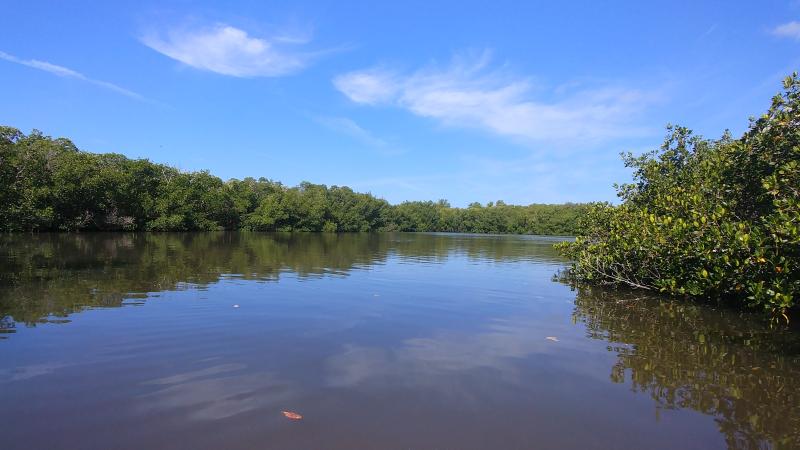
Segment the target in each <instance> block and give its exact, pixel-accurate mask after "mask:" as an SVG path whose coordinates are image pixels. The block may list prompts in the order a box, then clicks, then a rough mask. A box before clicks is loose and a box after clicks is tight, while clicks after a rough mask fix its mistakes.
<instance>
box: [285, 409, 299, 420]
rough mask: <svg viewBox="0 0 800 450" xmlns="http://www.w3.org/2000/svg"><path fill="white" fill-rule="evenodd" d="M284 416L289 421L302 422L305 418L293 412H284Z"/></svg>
mask: <svg viewBox="0 0 800 450" xmlns="http://www.w3.org/2000/svg"><path fill="white" fill-rule="evenodd" d="M283 415H284V416H285V417H286V418H287V419H289V420H300V419H302V418H303V416H301V415H300V414H297V413H296V412H293V411H283Z"/></svg>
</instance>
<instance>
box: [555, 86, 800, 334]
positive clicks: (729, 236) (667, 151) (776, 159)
mask: <svg viewBox="0 0 800 450" xmlns="http://www.w3.org/2000/svg"><path fill="white" fill-rule="evenodd" d="M783 87H784V90H783V92H781V93H780V94H778V95H776V96H775V97H773V99H772V104H771V106H770V108H769V110H768V111H767V112H766V113H765V114H764V115H762V116H761V117H759V118H757V119H751V120H750V126H749V129H748V130H747V131H746V132H745V133H744V135H743V136H742V137H740V138H738V139H734V138H732V137H731V135H730V133H728V132H726V133H725V134H724V135H723V136H722V138H720V139H718V140H711V139H704V138H702V137H700V136H696V135H694V134H692V132H691V131H690V130H689V129H687V128H683V127H672V126H671V127H668V134H667V137H666V139H665V141H664V144H663V145H662V146H661V148H660V149H658V150H655V151H652V152H649V153H645V154H644V155H642V156H638V157H634V156H633V155H631V154H627V155H623V159H624V161H625V165H626V166H627V167H630V168H632V169H633V172H634V173H633V175H634V180H633V183H630V184H624V185H621V186H618V187H617V189H618V195H619V197H620V198H621V200H622V202H621V204H619V205H618V206H612V205H610V204H607V203H601V204H594V205H592V206H591V208H590V209H589V211H588V213H587V214H586V215H585V216H583V217H582V218H581V220H580V222H581V223H580V225H579V227H580V229H581V232H580V233H579V234H578V237H577V238H576V240H575V242H565V243H560V244H557V247H558V248H559V249H560V251H561V253H562V255H564V256H566V257H568V258H569V259H570V260H572V261H573V263H572V265H571V268H570V269H569V270H568V272H567V274H566V277H568V278H571V279H572V280H574V281H576V282H584V283H589V284H604V285H612V286H628V287H633V288H637V289H641V290H645V291H653V292H660V293H667V294H671V295H676V296H683V297H688V298H694V299H719V300H721V301H723V303H725V304H732V305H737V306H749V307H755V308H760V309H763V310H765V311H767V312H768V313H770V314H772V316H773V318H774V319H775V320H782V321H786V322H788V321H789V317H790V316H792V315H797V312H798V296H800V79H798V76H797V74H796V73H795V74H793V75H792V76H789V77H787V78H786V79H785V80H784V86H783Z"/></svg>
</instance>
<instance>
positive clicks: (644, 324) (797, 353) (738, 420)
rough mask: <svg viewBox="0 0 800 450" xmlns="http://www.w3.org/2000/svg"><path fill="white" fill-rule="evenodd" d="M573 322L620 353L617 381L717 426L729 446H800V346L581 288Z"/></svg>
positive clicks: (705, 312) (785, 335)
mask: <svg viewBox="0 0 800 450" xmlns="http://www.w3.org/2000/svg"><path fill="white" fill-rule="evenodd" d="M573 320H574V321H575V322H576V323H580V324H583V326H584V327H585V330H586V335H587V336H588V337H589V338H591V339H597V340H602V341H605V342H607V344H608V347H607V350H608V351H609V352H612V353H615V354H616V355H617V362H616V364H614V366H613V367H612V368H611V370H610V379H611V381H612V382H613V383H621V384H627V385H629V386H630V387H631V389H632V390H633V391H635V392H639V393H643V394H646V395H649V396H650V397H651V398H652V399H653V401H654V402H655V404H656V406H657V408H658V409H691V410H695V411H699V412H701V413H703V414H707V415H711V416H713V417H714V418H715V421H716V422H717V424H718V426H719V430H720V432H721V433H722V434H723V435H724V437H725V441H726V443H727V445H728V447H729V448H800V340H798V335H797V332H796V331H790V330H785V329H771V328H770V327H769V326H768V325H767V324H765V322H764V320H763V317H758V316H754V315H750V314H746V313H741V312H737V311H736V310H733V309H730V308H724V307H723V308H719V307H711V306H708V305H697V304H691V303H687V302H683V301H675V300H670V299H664V298H653V297H650V298H647V297H635V296H634V294H633V293H620V292H618V291H609V290H605V289H598V288H586V287H584V288H579V289H577V295H576V297H575V310H574V313H573Z"/></svg>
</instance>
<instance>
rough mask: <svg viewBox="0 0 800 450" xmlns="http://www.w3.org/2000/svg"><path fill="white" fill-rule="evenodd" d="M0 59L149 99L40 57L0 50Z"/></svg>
mask: <svg viewBox="0 0 800 450" xmlns="http://www.w3.org/2000/svg"><path fill="white" fill-rule="evenodd" d="M0 59H2V60H5V61H8V62H12V63H14V64H19V65H22V66H26V67H30V68H32V69H37V70H41V71H44V72H48V73H51V74H53V75H56V76H59V77H62V78H72V79H75V80H80V81H84V82H86V83H90V84H94V85H95V86H100V87H102V88H104V89H108V90H110V91H114V92H116V93H118V94H122V95H124V96H126V97H130V98H134V99H136V100H143V101H149V100H147V99H146V98H145V97H143V96H142V95H140V94H137V93H136V92H133V91H131V90H128V89H125V88H123V87H120V86H117V85H116V84H114V83H110V82H108V81H102V80H95V79H94V78H89V77H87V76H86V75H84V74H82V73H80V72H77V71H75V70H72V69H70V68H68V67H64V66H59V65H57V64H53V63H49V62H47V61H39V60H38V59H21V58H17V57H16V56H14V55H10V54H8V53H5V52H2V51H0Z"/></svg>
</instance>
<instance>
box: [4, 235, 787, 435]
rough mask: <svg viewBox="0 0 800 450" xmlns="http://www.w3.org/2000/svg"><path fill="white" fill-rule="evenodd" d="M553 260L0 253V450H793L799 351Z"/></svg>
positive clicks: (194, 244) (489, 241)
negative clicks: (584, 276)
mask: <svg viewBox="0 0 800 450" xmlns="http://www.w3.org/2000/svg"><path fill="white" fill-rule="evenodd" d="M553 242H554V240H553V239H546V238H533V237H513V236H507V237H497V236H463V235H425V234H383V235H376V234H373V235H340V236H336V235H318V234H295V235H280V234H278V235H270V234H235V233H198V234H80V235H75V234H73V235H35V236H31V235H14V236H1V237H0V268H2V270H0V318H2V319H1V320H0V406H1V407H0V445H2V448H3V449H22V448H25V449H145V448H148V449H149V448H185V449H260V448H276V449H295V448H296V449H317V448H320V449H339V448H341V449H355V448H371V449H375V448H387V449H395V448H396V449H405V448H415V449H468V448H509V449H511V448H575V449H585V448H634V449H644V448H648V449H653V448H704V449H705V448H725V447H731V448H759V447H761V448H800V339H798V333H797V332H791V331H775V330H770V329H769V328H767V327H766V326H765V324H764V322H763V321H761V320H760V319H758V318H754V317H748V316H742V315H739V314H737V313H735V312H732V311H729V310H724V309H723V310H721V309H718V308H711V307H708V306H702V307H701V306H691V305H686V304H682V303H676V302H667V301H664V300H661V301H659V300H656V299H644V298H639V299H637V298H633V297H631V296H630V295H622V294H614V293H609V292H602V291H590V290H577V291H574V290H571V289H570V287H569V286H566V285H564V284H561V283H558V282H555V281H553V275H554V273H556V272H557V271H558V270H559V269H560V268H561V267H563V264H564V261H563V260H561V259H559V257H558V256H557V255H556V254H555V253H554V251H553V250H552V248H551V245H552V243H553ZM283 410H292V411H297V412H299V413H300V414H302V415H304V419H303V420H301V421H296V422H293V421H290V420H287V419H286V418H285V417H283V415H282V414H281V411H283Z"/></svg>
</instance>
